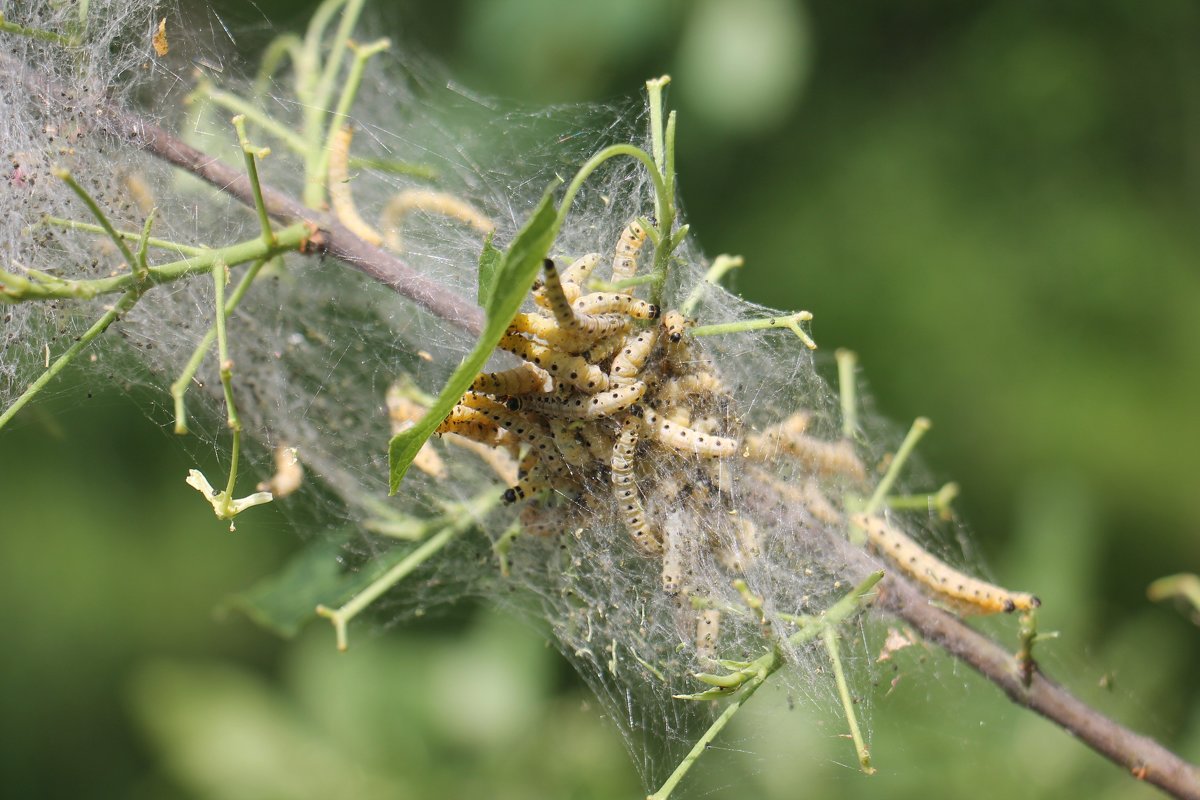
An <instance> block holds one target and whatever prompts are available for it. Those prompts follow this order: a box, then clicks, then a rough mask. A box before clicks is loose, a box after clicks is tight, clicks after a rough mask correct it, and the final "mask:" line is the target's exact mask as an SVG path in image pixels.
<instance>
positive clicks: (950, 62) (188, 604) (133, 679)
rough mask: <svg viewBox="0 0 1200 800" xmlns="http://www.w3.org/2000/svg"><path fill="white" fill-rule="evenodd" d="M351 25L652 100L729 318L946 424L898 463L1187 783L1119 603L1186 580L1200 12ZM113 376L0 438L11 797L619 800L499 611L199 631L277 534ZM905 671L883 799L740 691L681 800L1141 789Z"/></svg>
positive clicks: (694, 6)
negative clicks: (945, 482)
mask: <svg viewBox="0 0 1200 800" xmlns="http://www.w3.org/2000/svg"><path fill="white" fill-rule="evenodd" d="M256 6H257V8H256V7H254V6H251V5H249V4H241V3H236V2H233V0H227V1H226V2H223V3H221V4H217V5H214V6H213V7H212V9H211V10H209V11H203V12H200V13H201V14H202V15H204V18H205V19H207V20H209V22H210V23H211V26H210V27H211V29H214V30H215V29H216V25H217V19H216V15H219V16H220V19H221V20H223V21H224V23H225V24H226V25H227V26H228V27H229V28H230V30H232V31H234V32H235V33H238V32H239V31H246V33H245V34H244V35H243V38H242V41H241V42H240V43H241V44H242V46H244V47H252V46H253V43H254V42H255V41H260V40H264V39H265V37H267V36H269V35H271V34H272V33H275V32H278V31H280V30H284V29H289V28H290V29H297V30H298V29H300V28H301V27H302V25H303V22H304V20H305V18H306V16H307V7H301V6H297V5H294V4H291V3H283V2H258V3H257V4H256ZM376 11H377V16H376V18H375V19H376V23H375V27H376V28H377V30H375V31H372V35H375V34H379V35H382V34H387V35H391V36H393V38H395V39H397V40H398V41H400V42H405V41H407V42H410V43H414V44H415V45H416V46H417V47H419V48H421V49H422V50H423V51H425V52H428V53H431V54H432V55H434V56H435V57H436V58H437V59H439V60H441V61H443V62H444V63H446V64H447V65H448V68H449V71H450V73H451V74H453V75H455V76H456V77H457V78H458V79H460V80H461V81H462V83H464V84H465V85H467V86H471V87H473V88H475V89H478V90H480V91H483V92H486V93H492V94H495V95H499V96H501V97H506V98H513V99H516V100H520V101H522V102H528V103H532V104H546V103H551V102H563V101H595V100H612V99H615V98H629V97H631V96H633V95H635V94H636V92H637V90H638V88H639V87H640V86H641V83H642V81H643V80H644V79H645V78H647V77H650V76H653V75H658V74H661V73H664V72H669V73H670V74H672V76H673V77H674V85H673V87H672V95H671V100H672V103H673V104H674V105H675V107H677V108H678V109H679V115H680V127H679V145H680V148H681V152H680V160H679V171H680V175H681V189H682V194H683V200H684V204H685V207H686V209H687V213H688V217H689V220H690V222H691V224H692V230H693V232H694V233H695V235H696V236H698V237H699V240H700V242H701V243H702V244H703V246H704V247H705V249H706V250H707V251H708V252H709V253H710V254H716V253H718V252H734V253H741V254H742V255H744V256H745V257H746V259H747V266H746V268H745V269H744V270H742V272H741V274H739V275H738V276H737V278H736V281H737V285H738V288H739V289H740V290H741V291H743V292H744V293H745V294H746V295H747V296H748V297H750V298H751V299H754V300H757V301H759V302H763V303H766V304H770V305H773V306H778V307H782V308H806V309H809V310H811V311H813V312H814V314H815V316H816V319H815V322H814V325H813V331H814V335H815V336H816V338H817V340H818V342H819V343H820V344H821V345H822V352H823V353H824V354H825V356H826V357H827V358H829V357H831V354H832V351H833V349H834V348H835V347H837V346H846V347H851V348H853V349H855V350H856V351H858V353H859V354H860V358H861V361H862V363H863V365H864V368H865V371H866V375H867V378H868V380H869V382H870V384H871V386H872V389H873V395H874V401H875V404H876V406H877V407H878V409H879V410H880V411H881V412H882V413H883V414H885V415H887V416H889V417H891V418H893V419H895V420H897V421H898V422H899V423H901V424H904V423H905V422H906V421H907V420H909V419H911V418H912V417H914V416H916V415H918V414H925V415H928V416H929V417H931V418H932V419H933V421H934V430H933V432H932V433H931V434H930V435H929V436H928V437H927V438H926V440H925V442H924V443H923V444H922V451H923V453H924V455H925V457H926V461H927V462H928V463H929V464H930V465H931V466H932V467H933V469H934V471H935V473H936V474H937V475H939V476H940V477H942V478H946V479H950V478H952V479H955V480H957V481H958V482H960V483H961V484H962V486H963V489H964V496H963V497H962V498H961V500H960V501H959V502H958V503H957V508H958V510H959V511H960V512H961V514H962V516H963V517H964V518H965V519H967V520H968V521H969V523H970V525H971V528H972V529H973V531H974V532H975V541H976V544H977V547H978V550H979V552H980V554H981V558H982V560H983V561H984V563H986V564H987V565H988V566H989V568H990V569H991V572H992V573H993V574H994V575H995V576H997V577H998V578H999V579H1000V580H1001V581H1002V582H1006V583H1011V584H1014V585H1017V586H1019V587H1020V588H1032V589H1036V590H1037V592H1038V594H1039V595H1040V596H1041V597H1042V599H1043V601H1044V603H1045V608H1044V612H1045V613H1044V614H1043V618H1042V624H1043V627H1044V628H1048V629H1057V630H1061V631H1062V637H1061V638H1060V639H1059V640H1058V641H1056V642H1053V643H1051V644H1049V645H1048V646H1047V647H1045V648H1044V650H1043V657H1044V658H1045V660H1046V664H1047V666H1048V669H1049V670H1050V671H1051V672H1052V673H1053V674H1054V675H1055V676H1056V677H1058V678H1059V679H1060V680H1063V681H1065V682H1067V683H1068V684H1070V685H1071V686H1072V687H1073V688H1075V689H1077V690H1078V691H1080V692H1081V693H1082V694H1084V695H1085V696H1086V697H1087V698H1088V699H1089V700H1090V701H1092V702H1095V703H1097V704H1098V705H1100V706H1101V707H1102V708H1104V709H1105V710H1106V711H1109V712H1110V713H1113V714H1115V715H1117V716H1118V717H1119V718H1120V719H1122V720H1123V721H1126V722H1128V723H1130V724H1132V725H1133V726H1135V727H1136V728H1138V729H1140V730H1143V731H1145V732H1147V733H1149V734H1151V735H1153V736H1155V737H1158V738H1160V739H1162V740H1164V741H1165V742H1167V743H1168V744H1169V745H1171V746H1172V747H1174V748H1176V749H1177V750H1179V751H1181V752H1182V753H1183V754H1184V755H1186V756H1187V757H1189V758H1190V759H1191V760H1192V761H1200V681H1198V680H1197V676H1198V675H1200V669H1198V667H1200V629H1197V628H1196V627H1194V626H1193V625H1191V624H1190V623H1189V622H1188V620H1187V618H1186V616H1185V615H1184V614H1181V613H1179V612H1178V610H1177V609H1173V608H1171V607H1169V606H1154V605H1151V604H1150V603H1148V601H1147V600H1146V599H1145V594H1144V592H1145V586H1146V584H1147V583H1149V582H1150V581H1151V580H1153V579H1154V578H1156V577H1158V576H1161V575H1164V574H1167V573H1171V572H1176V571H1181V570H1188V571H1200V485H1198V484H1200V467H1198V466H1197V453H1198V451H1200V413H1197V412H1198V411H1200V225H1198V224H1197V222H1198V221H1200V48H1198V43H1200V7H1197V5H1196V4H1195V3H1193V2H1182V1H1180V2H1173V1H1170V0H1167V1H1164V2H1158V3H1154V4H1131V3H1124V2H1063V3H1055V4H1045V3H1036V2H987V3H985V2H979V3H955V2H948V0H946V1H943V2H924V3H908V4H899V3H893V2H884V1H883V0H878V1H877V2H857V3H853V4H851V3H839V2H832V1H831V0H826V1H824V2H813V3H808V4H804V5H801V4H797V3H794V2H787V1H786V0H743V1H742V2H735V1H734V0H701V1H698V2H692V3H682V2H673V3H665V2H664V3H655V2H645V1H644V0H639V1H636V2H635V0H611V1H610V2H592V3H573V4H566V3H560V2H556V1H555V0H457V1H456V2H446V3H433V2H429V3H423V4H422V3H414V2H408V3H397V4H393V5H390V6H389V7H387V8H386V9H377V10H376ZM618 102H620V103H626V102H637V101H636V100H633V101H627V100H624V99H619V100H618ZM72 381H73V382H74V384H75V385H74V386H68V384H70V383H71V382H72ZM102 382H103V379H102V377H101V376H98V375H95V374H87V375H82V376H81V375H80V374H78V373H77V374H75V375H74V376H73V377H71V378H68V379H66V380H64V381H62V382H60V383H59V384H58V387H57V388H58V393H57V395H56V396H54V397H51V398H49V399H47V400H45V401H43V402H41V403H40V404H39V405H37V406H35V407H33V408H32V409H30V410H28V411H27V412H26V413H25V414H24V415H23V417H22V418H20V419H19V421H18V423H17V424H15V425H14V426H13V427H12V429H10V430H7V431H5V432H4V433H3V434H2V435H0V453H2V455H0V515H2V516H0V518H2V519H3V531H4V534H3V536H0V563H3V564H4V565H5V568H4V574H5V580H4V581H3V582H2V583H0V629H2V630H3V631H4V634H5V648H4V656H3V658H2V659H0V698H2V706H3V713H2V714H0V738H2V739H3V742H4V747H3V748H0V775H2V776H3V780H4V786H5V793H6V795H9V796H14V797H17V796H20V797H135V798H143V797H144V798H152V797H153V798H158V797H162V798H196V799H197V800H208V799H209V798H213V799H215V798H310V797H311V798H318V797H319V798H330V797H344V798H374V797H390V798H403V797H463V798H474V797H504V798H507V797H512V798H541V797H545V798H558V797H572V798H610V797H611V798H617V797H624V798H631V797H636V796H639V793H640V791H641V790H640V788H639V785H638V780H637V776H636V773H635V772H634V770H633V768H632V766H631V765H630V762H629V759H628V757H627V755H626V753H625V752H624V750H623V748H622V746H621V743H620V739H619V737H618V735H617V734H616V732H615V730H614V729H613V727H612V726H611V724H609V723H608V722H607V721H606V720H604V719H603V716H604V715H603V712H602V709H599V708H598V707H597V706H596V704H595V703H594V702H593V701H592V700H591V699H590V698H589V696H588V694H587V692H586V690H584V689H583V688H581V686H580V685H579V683H578V681H577V680H575V679H574V678H573V677H572V676H571V675H570V674H569V672H568V670H567V669H566V668H565V667H564V665H563V664H562V663H561V661H560V660H559V659H558V658H557V656H556V655H555V654H554V652H553V651H552V650H550V649H548V648H547V647H546V646H545V643H544V641H543V640H542V639H541V638H540V637H539V636H537V635H536V634H534V633H532V632H530V631H527V630H525V629H523V628H521V627H519V626H518V625H516V624H515V623H512V622H509V621H506V620H505V619H503V618H501V617H498V616H496V615H495V614H493V613H491V612H488V611H486V610H478V609H472V608H468V609H462V610H460V611H459V612H458V613H456V614H455V615H454V616H453V617H452V618H449V619H441V620H434V621H431V622H428V623H425V624H423V625H421V626H419V627H418V628H407V629H402V630H391V631H387V632H385V633H382V634H381V635H378V636H375V637H371V636H369V635H360V636H359V637H358V638H357V640H356V642H355V647H354V649H353V650H352V651H351V652H350V653H349V654H347V655H338V654H337V653H335V652H334V650H333V647H332V634H331V632H330V631H329V630H327V629H325V628H323V627H321V628H317V629H315V630H311V631H309V632H308V634H307V635H305V636H303V637H302V638H301V640H300V641H298V642H293V643H281V642H278V641H276V640H274V639H272V638H271V636H270V635H269V634H266V633H264V632H261V631H259V630H257V629H256V628H254V627H253V626H251V625H250V624H249V623H248V622H246V621H245V620H243V619H241V618H240V617H237V616H233V615H228V616H226V615H219V614H216V613H215V612H214V609H215V608H216V607H217V606H218V605H219V603H220V601H221V600H222V599H223V598H224V597H226V596H227V595H228V594H229V593H231V592H234V591H236V590H239V589H241V588H244V587H245V586H247V585H248V584H250V583H252V582H253V581H254V580H255V579H256V578H257V577H259V576H261V575H263V574H266V573H268V572H270V571H271V570H273V569H274V568H275V567H276V566H277V565H278V564H280V563H281V562H282V561H283V560H284V559H285V558H286V556H287V554H288V553H289V552H291V551H292V550H294V549H295V548H296V547H297V546H298V545H299V542H300V539H299V537H297V536H296V535H295V534H294V533H293V532H292V531H289V530H288V529H286V527H285V526H284V524H283V523H282V521H280V520H279V519H278V518H276V517H275V516H274V514H273V512H272V511H270V510H255V511H253V512H250V513H249V514H247V515H246V516H245V517H243V518H241V519H240V520H239V531H238V533H237V534H234V535H231V534H229V533H227V532H226V531H225V530H224V528H223V526H222V525H220V524H218V523H216V522H215V521H214V520H213V519H212V518H211V517H210V516H206V511H205V509H204V507H202V506H201V505H200V504H198V502H197V498H196V497H195V494H194V492H193V491H192V490H191V489H189V488H187V487H186V486H185V485H184V484H183V477H184V475H185V474H186V470H187V468H188V467H190V466H192V465H193V463H194V461H193V459H191V458H189V457H188V456H187V455H185V454H184V453H183V452H181V450H180V448H179V445H178V443H177V442H176V441H173V439H172V437H171V436H170V434H169V433H168V432H167V428H166V415H165V414H162V413H157V414H156V415H155V417H154V419H153V420H152V421H150V422H148V421H147V420H146V418H145V417H144V416H143V412H142V411H140V410H139V405H140V406H145V405H146V404H147V402H148V397H147V396H142V397H141V398H134V400H133V402H129V401H128V400H126V399H125V398H122V397H119V396H118V395H116V394H114V393H113V392H112V390H111V389H109V388H106V387H104V386H102ZM139 399H141V400H142V401H145V402H142V403H139V402H138V400H139ZM155 402H156V406H155V407H157V408H160V409H161V405H162V400H161V398H160V399H158V400H156V401H155ZM202 466H208V465H207V464H203V465H202ZM216 472H218V470H213V471H211V472H210V474H215V473H216ZM1005 622H1007V623H1009V624H1005ZM1012 627H1013V626H1012V624H1011V621H1002V622H1001V623H1000V624H999V625H997V626H994V630H996V631H998V632H999V633H1000V635H1004V636H1011V630H1012ZM920 660H922V661H924V662H925V664H924V666H923V668H917V665H916V662H915V661H914V662H912V666H913V668H912V669H908V670H906V671H904V672H902V673H897V674H896V676H897V677H899V678H900V680H898V681H897V682H895V684H894V685H892V684H891V683H890V681H891V678H888V677H885V678H884V679H883V680H882V681H881V685H880V686H879V687H877V690H876V691H875V692H874V698H873V700H872V703H871V704H872V705H873V706H874V708H873V711H872V713H871V714H870V719H871V724H870V728H871V730H872V744H873V751H874V755H875V760H876V763H877V766H878V767H879V768H880V773H879V774H877V775H876V776H874V777H871V778H865V777H863V776H861V775H859V774H858V773H857V772H856V771H855V770H854V769H853V768H852V767H850V766H846V765H847V764H850V763H851V761H852V759H851V755H852V754H851V750H850V746H849V744H848V743H847V742H846V741H844V740H843V739H841V738H839V736H838V733H839V732H840V730H841V728H840V726H839V723H838V722H837V721H836V720H834V719H829V718H822V717H821V716H819V715H815V714H813V713H810V712H809V711H807V710H806V708H805V706H804V704H803V703H800V704H799V705H798V706H797V707H796V709H795V710H794V711H788V710H787V709H788V706H789V703H788V702H787V700H788V698H785V697H783V696H782V695H780V694H776V693H773V692H770V691H764V692H763V693H761V695H760V697H759V698H756V700H755V701H754V702H753V703H752V704H751V707H750V708H748V709H747V712H746V713H745V714H743V715H741V717H742V718H740V719H738V720H737V721H736V722H735V725H734V726H733V728H732V729H731V731H730V732H729V734H728V735H727V736H725V737H723V738H722V740H721V741H720V742H719V743H718V745H719V746H718V747H716V748H714V750H713V751H712V752H710V754H709V756H708V757H707V758H706V759H705V760H704V762H702V766H701V767H700V768H698V769H697V775H696V776H695V778H694V779H693V780H691V781H690V782H689V783H688V784H687V787H688V789H689V791H688V792H687V793H686V794H687V795H688V796H706V797H746V796H756V797H772V798H783V797H794V796H800V795H803V796H812V797H826V796H832V795H835V794H836V795H837V796H841V797H889V798H904V797H914V798H915V797H952V796H953V797H958V796H966V795H968V794H969V795H970V796H972V797H974V798H976V799H977V800H988V798H1009V797H1012V796H1015V795H1018V794H1019V795H1021V796H1034V797H1049V796H1055V797H1111V798H1125V797H1152V796H1155V793H1154V792H1152V791H1151V790H1150V789H1148V788H1146V787H1143V786H1139V785H1137V784H1136V783H1135V782H1133V781H1132V780H1130V779H1129V778H1128V777H1127V776H1125V775H1124V774H1122V773H1121V771H1120V770H1118V769H1117V768H1116V767H1113V766H1111V765H1109V764H1108V763H1107V762H1104V761H1102V760H1101V759H1099V758H1098V757H1096V756H1093V755H1091V754H1090V752H1088V751H1087V750H1085V749H1084V748H1083V747H1081V746H1080V745H1079V744H1077V743H1076V742H1074V741H1073V740H1072V739H1071V738H1070V737H1069V736H1067V735H1066V734H1065V733H1063V732H1061V731H1059V730H1057V729H1056V728H1053V727H1052V726H1050V725H1048V724H1046V723H1044V722H1042V721H1040V720H1038V719H1035V718H1033V717H1032V716H1030V715H1028V714H1024V713H1021V712H1018V711H1017V710H1015V709H1013V708H1011V707H1010V706H1009V705H1008V704H1007V702H1006V701H1005V700H1004V699H1003V698H1002V697H1001V696H1000V695H999V693H998V692H996V691H995V690H993V689H992V688H991V687H990V686H987V685H984V684H981V682H979V681H978V680H976V679H975V678H974V677H973V676H972V675H969V674H967V673H966V671H965V670H964V669H963V668H961V667H958V666H956V665H954V664H952V663H951V662H949V661H947V660H946V659H945V658H942V657H940V656H938V655H936V654H934V653H928V654H924V655H923V656H922V657H921V659H920Z"/></svg>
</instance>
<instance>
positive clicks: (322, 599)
mask: <svg viewBox="0 0 1200 800" xmlns="http://www.w3.org/2000/svg"><path fill="white" fill-rule="evenodd" d="M353 535H354V531H353V530H347V531H344V532H342V533H340V534H338V535H336V536H333V537H331V538H328V539H320V540H317V541H314V542H312V543H311V544H309V545H307V546H306V547H305V548H304V549H303V550H301V551H300V552H298V553H296V554H295V555H294V556H292V558H291V559H290V560H289V561H288V562H287V564H285V565H284V566H283V569H281V570H279V572H276V573H275V574H274V575H268V576H267V577H265V578H262V579H261V580H259V581H258V582H257V583H256V584H254V585H253V586H251V587H250V588H249V589H246V590H245V591H242V592H238V593H237V594H235V595H234V596H233V597H231V598H229V600H228V601H227V602H226V604H225V607H226V608H234V609H237V610H238V611H241V612H242V613H243V614H245V615H246V616H247V617H249V618H250V619H251V620H253V621H254V622H255V623H257V624H259V625H261V626H263V627H264V628H267V629H268V630H270V631H273V632H274V633H277V634H279V635H280V636H282V637H284V638H291V637H293V636H295V635H296V634H297V633H299V632H300V629H301V628H303V627H304V625H305V624H306V623H308V622H309V621H310V620H313V619H315V618H316V616H317V614H316V608H317V606H318V605H320V604H322V603H324V604H325V605H330V604H333V605H338V604H340V603H342V602H344V601H345V600H346V599H347V598H348V597H351V596H353V594H354V591H353V588H351V589H349V590H348V589H347V587H348V584H349V583H350V582H351V581H353V582H354V583H357V581H358V577H359V576H358V575H356V574H353V573H346V572H345V570H344V568H343V566H342V564H341V563H340V562H339V560H338V556H339V555H340V554H341V552H342V548H343V546H344V545H345V544H346V543H347V542H348V541H350V539H351V537H352V536H353Z"/></svg>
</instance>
